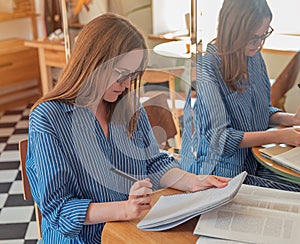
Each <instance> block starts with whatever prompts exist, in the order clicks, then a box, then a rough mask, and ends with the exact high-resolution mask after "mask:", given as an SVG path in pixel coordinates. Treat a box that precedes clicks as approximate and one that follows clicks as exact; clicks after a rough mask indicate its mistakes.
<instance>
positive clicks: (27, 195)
mask: <svg viewBox="0 0 300 244" xmlns="http://www.w3.org/2000/svg"><path fill="white" fill-rule="evenodd" d="M27 145H28V140H27V139H24V140H21V141H19V153H20V166H21V177H22V186H23V196H24V199H25V200H33V198H32V193H31V190H30V185H29V181H28V177H27V174H26V153H27ZM34 209H35V216H36V222H37V230H38V239H41V237H42V231H41V223H42V214H41V212H40V210H39V208H38V206H37V204H36V203H34Z"/></svg>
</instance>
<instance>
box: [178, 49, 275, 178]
mask: <svg viewBox="0 0 300 244" xmlns="http://www.w3.org/2000/svg"><path fill="white" fill-rule="evenodd" d="M207 52H208V53H207V54H205V55H204V56H203V58H200V59H197V60H199V62H198V61H197V100H196V103H195V106H194V114H195V121H196V122H195V136H196V138H197V148H196V150H195V151H196V157H195V160H194V162H192V163H191V162H189V163H188V162H184V163H185V164H187V163H188V164H189V165H185V168H186V169H188V170H189V171H191V172H193V173H197V174H199V173H200V174H215V175H221V176H226V177H234V176H235V175H237V174H238V173H240V172H242V171H244V170H246V171H247V172H248V173H249V174H252V175H255V174H256V170H257V161H256V160H255V158H254V156H253V154H252V152H251V148H239V144H240V142H241V140H242V138H243V135H244V133H245V132H254V131H264V130H266V129H267V128H268V126H269V119H270V117H271V116H272V115H273V114H274V113H276V112H278V111H280V110H279V109H277V108H275V107H272V106H271V105H270V82H269V78H268V75H267V71H266V66H265V63H264V61H263V58H262V56H261V53H259V52H258V53H257V54H255V55H254V56H253V57H248V58H247V65H248V66H247V68H248V75H249V77H248V78H249V83H248V84H246V85H244V84H242V83H240V84H239V85H240V86H243V88H244V90H245V91H244V92H240V91H232V90H230V89H229V88H228V87H227V85H226V84H225V82H224V80H223V78H222V75H221V71H220V70H221V69H220V67H221V58H220V57H219V56H218V55H217V54H216V53H217V48H216V46H214V45H212V44H209V45H208V48H207ZM198 73H199V74H198ZM185 143H186V142H185V141H183V146H184V144H185Z"/></svg>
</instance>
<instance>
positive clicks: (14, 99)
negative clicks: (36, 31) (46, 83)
mask: <svg viewBox="0 0 300 244" xmlns="http://www.w3.org/2000/svg"><path fill="white" fill-rule="evenodd" d="M40 95H41V89H40V71H39V62H38V53H37V50H36V49H35V48H29V47H25V46H24V41H23V40H21V39H10V40H3V41H0V110H4V109H6V108H7V107H10V106H13V105H14V106H16V105H18V104H24V103H29V102H34V101H35V100H36V99H37V98H38V97H40Z"/></svg>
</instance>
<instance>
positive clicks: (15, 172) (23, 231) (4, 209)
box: [0, 106, 37, 244]
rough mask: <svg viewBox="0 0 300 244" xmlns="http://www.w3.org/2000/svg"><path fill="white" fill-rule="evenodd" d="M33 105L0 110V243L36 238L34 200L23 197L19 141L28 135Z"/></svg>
mask: <svg viewBox="0 0 300 244" xmlns="http://www.w3.org/2000/svg"><path fill="white" fill-rule="evenodd" d="M29 109H30V106H23V107H18V108H15V109H13V110H9V111H5V112H0V244H21V243H23V244H31V243H36V241H37V227H36V221H35V213H34V206H33V202H32V201H25V200H24V199H23V188H22V181H21V174H20V167H19V164H20V161H19V151H18V143H19V141H20V140H21V139H25V138H27V132H28V114H29Z"/></svg>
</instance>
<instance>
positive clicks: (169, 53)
mask: <svg viewBox="0 0 300 244" xmlns="http://www.w3.org/2000/svg"><path fill="white" fill-rule="evenodd" d="M153 51H154V52H155V53H157V54H159V55H162V56H166V57H172V58H191V57H192V53H196V45H195V44H193V45H192V46H191V44H190V41H188V40H184V41H170V42H164V43H161V44H158V45H156V46H155V47H154V48H153Z"/></svg>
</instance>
